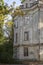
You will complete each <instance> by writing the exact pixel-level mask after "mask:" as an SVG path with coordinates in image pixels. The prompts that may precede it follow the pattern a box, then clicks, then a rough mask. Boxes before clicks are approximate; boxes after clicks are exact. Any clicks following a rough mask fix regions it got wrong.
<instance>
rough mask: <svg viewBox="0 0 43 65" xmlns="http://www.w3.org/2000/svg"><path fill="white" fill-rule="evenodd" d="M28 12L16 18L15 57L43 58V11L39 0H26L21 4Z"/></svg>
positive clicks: (24, 10) (21, 58)
mask: <svg viewBox="0 0 43 65" xmlns="http://www.w3.org/2000/svg"><path fill="white" fill-rule="evenodd" d="M20 8H21V10H22V11H23V12H24V13H26V14H25V15H24V16H17V17H16V18H15V20H14V24H15V27H14V44H13V57H14V58H15V59H20V60H37V61H38V60H42V59H43V24H42V23H43V15H42V14H43V12H42V9H41V5H39V1H38V0H25V1H24V2H23V3H22V5H21V6H20Z"/></svg>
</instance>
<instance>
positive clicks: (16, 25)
mask: <svg viewBox="0 0 43 65" xmlns="http://www.w3.org/2000/svg"><path fill="white" fill-rule="evenodd" d="M15 28H18V21H17V20H15Z"/></svg>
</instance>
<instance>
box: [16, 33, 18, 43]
mask: <svg viewBox="0 0 43 65" xmlns="http://www.w3.org/2000/svg"><path fill="white" fill-rule="evenodd" d="M17 41H18V34H17V33H16V43H17Z"/></svg>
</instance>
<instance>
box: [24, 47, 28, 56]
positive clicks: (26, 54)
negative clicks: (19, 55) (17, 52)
mask: <svg viewBox="0 0 43 65" xmlns="http://www.w3.org/2000/svg"><path fill="white" fill-rule="evenodd" d="M24 56H28V48H27V47H25V48H24Z"/></svg>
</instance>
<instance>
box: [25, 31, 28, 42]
mask: <svg viewBox="0 0 43 65" xmlns="http://www.w3.org/2000/svg"><path fill="white" fill-rule="evenodd" d="M28 34H29V32H24V40H25V41H27V40H29V35H28Z"/></svg>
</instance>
